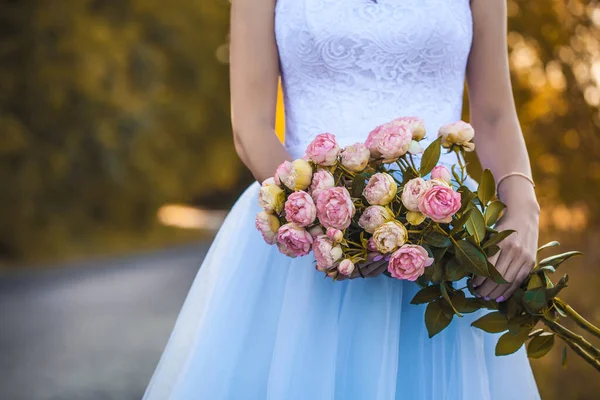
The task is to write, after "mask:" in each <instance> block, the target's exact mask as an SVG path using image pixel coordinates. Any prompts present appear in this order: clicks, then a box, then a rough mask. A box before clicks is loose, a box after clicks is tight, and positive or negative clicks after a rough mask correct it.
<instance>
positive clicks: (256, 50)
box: [230, 0, 290, 181]
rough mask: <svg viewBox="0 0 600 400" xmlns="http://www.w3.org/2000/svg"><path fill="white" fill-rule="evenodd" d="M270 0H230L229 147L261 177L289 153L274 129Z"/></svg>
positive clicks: (272, 7)
mask: <svg viewBox="0 0 600 400" xmlns="http://www.w3.org/2000/svg"><path fill="white" fill-rule="evenodd" d="M274 17H275V0H233V1H232V5H231V56H230V57H231V60H230V86H231V121H232V127H233V135H234V143H235V149H236V151H237V153H238V155H239V156H240V158H241V159H242V161H243V162H244V164H245V165H246V166H247V167H248V168H249V169H250V171H251V172H252V174H253V175H254V177H255V178H256V179H257V180H259V181H262V180H264V179H266V178H268V177H270V176H273V173H274V172H275V169H276V168H277V166H278V165H279V164H281V163H282V162H283V161H285V160H289V159H290V156H289V155H288V153H287V152H286V150H285V148H284V147H283V146H282V144H281V142H280V141H279V139H278V138H277V136H276V135H275V112H276V106H277V81H278V78H279V58H278V53H277V46H276V43H275V33H274Z"/></svg>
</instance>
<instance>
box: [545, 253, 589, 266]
mask: <svg viewBox="0 0 600 400" xmlns="http://www.w3.org/2000/svg"><path fill="white" fill-rule="evenodd" d="M582 255H583V253H582V252H580V251H569V252H566V253H562V254H557V255H555V256H551V257H548V258H544V259H543V260H542V261H540V262H539V265H540V266H541V267H544V266H546V265H551V266H553V267H557V266H559V265H560V264H562V263H563V262H565V261H567V260H568V259H569V258H571V257H575V256H582Z"/></svg>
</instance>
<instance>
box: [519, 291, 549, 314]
mask: <svg viewBox="0 0 600 400" xmlns="http://www.w3.org/2000/svg"><path fill="white" fill-rule="evenodd" d="M523 301H524V302H525V306H526V307H527V309H528V310H530V311H532V312H534V313H538V312H540V310H541V309H542V308H544V307H545V306H546V303H547V301H546V293H545V288H539V289H534V290H528V291H526V292H525V296H524V297H523Z"/></svg>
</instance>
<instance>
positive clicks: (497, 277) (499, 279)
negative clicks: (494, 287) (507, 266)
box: [488, 261, 510, 285]
mask: <svg viewBox="0 0 600 400" xmlns="http://www.w3.org/2000/svg"><path fill="white" fill-rule="evenodd" d="M488 271H489V273H490V278H492V280H493V281H494V283H498V284H500V285H507V284H509V283H510V282H509V281H507V280H506V279H504V277H503V276H502V274H501V273H500V272H498V270H497V269H496V267H495V266H494V264H492V263H491V262H489V261H488Z"/></svg>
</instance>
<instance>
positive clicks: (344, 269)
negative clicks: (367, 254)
mask: <svg viewBox="0 0 600 400" xmlns="http://www.w3.org/2000/svg"><path fill="white" fill-rule="evenodd" d="M337 269H338V272H339V273H340V274H342V275H346V276H350V275H352V273H353V272H354V263H353V262H352V261H351V260H349V259H348V258H346V259H345V260H342V262H341V263H339V265H338V267H337Z"/></svg>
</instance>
